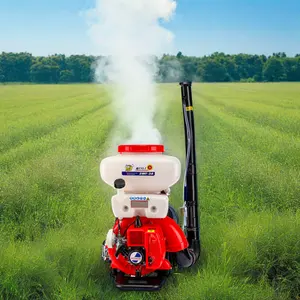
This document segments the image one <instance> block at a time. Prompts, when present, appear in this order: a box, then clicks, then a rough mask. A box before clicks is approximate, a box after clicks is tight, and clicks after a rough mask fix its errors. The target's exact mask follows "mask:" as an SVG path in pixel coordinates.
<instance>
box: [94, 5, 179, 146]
mask: <svg viewBox="0 0 300 300" xmlns="http://www.w3.org/2000/svg"><path fill="white" fill-rule="evenodd" d="M175 9H176V2H175V1H173V0H97V1H96V5H95V8H94V9H93V10H91V11H90V12H89V25H90V30H89V34H90V37H91V39H92V41H93V42H94V43H95V45H96V47H97V52H98V55H105V56H106V58H105V59H104V58H101V59H99V61H98V63H97V66H96V70H95V74H96V79H97V82H105V83H109V91H110V92H111V93H112V96H113V100H114V101H113V105H114V112H115V113H116V115H117V120H118V122H119V124H120V128H121V129H122V130H124V131H126V130H127V131H129V134H130V139H129V140H127V141H123V142H124V143H139V144H145V143H161V142H162V139H161V135H160V133H159V131H158V130H157V129H156V128H155V126H154V121H153V117H154V114H155V107H156V104H157V102H156V100H157V98H156V85H155V82H154V80H155V76H156V73H157V70H158V69H157V65H156V61H155V59H154V55H157V56H159V55H161V54H162V53H164V52H167V51H168V50H169V49H170V48H169V47H170V46H171V43H172V40H173V35H172V33H171V32H170V31H168V30H166V29H165V28H164V27H163V26H162V25H161V24H160V23H161V21H169V20H170V18H171V17H172V16H173V14H174V12H175Z"/></svg>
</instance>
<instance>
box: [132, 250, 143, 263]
mask: <svg viewBox="0 0 300 300" xmlns="http://www.w3.org/2000/svg"><path fill="white" fill-rule="evenodd" d="M129 259H130V261H131V262H132V263H133V264H135V265H136V264H139V263H140V262H141V261H142V259H143V256H142V254H141V253H140V252H137V251H135V252H132V253H131V254H130V256H129Z"/></svg>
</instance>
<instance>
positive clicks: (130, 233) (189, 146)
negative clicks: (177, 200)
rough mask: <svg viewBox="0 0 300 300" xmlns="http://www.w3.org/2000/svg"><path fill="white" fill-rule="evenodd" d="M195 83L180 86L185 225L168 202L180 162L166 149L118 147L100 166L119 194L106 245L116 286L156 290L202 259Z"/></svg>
mask: <svg viewBox="0 0 300 300" xmlns="http://www.w3.org/2000/svg"><path fill="white" fill-rule="evenodd" d="M191 85H192V84H191V82H181V83H180V86H181V98H182V109H183V120H184V133H185V153H186V163H185V168H184V175H183V182H184V189H183V200H184V205H183V207H182V208H181V210H182V211H183V224H182V226H180V224H179V217H178V214H177V212H176V210H175V209H174V208H173V207H172V206H171V205H170V203H169V196H170V191H171V189H170V188H171V187H172V186H174V185H175V184H176V183H177V182H178V181H179V180H180V177H181V163H180V160H179V159H178V158H176V157H174V156H170V155H166V154H165V149H164V146H163V145H120V146H119V147H118V154H116V155H115V156H111V157H107V158H105V159H103V160H102V161H101V164H100V175H101V178H102V180H103V181H104V182H105V183H107V184H108V185H110V186H111V187H113V188H114V189H116V191H117V193H116V194H115V195H114V196H112V198H111V206H112V211H113V214H114V216H115V223H114V225H113V227H112V229H110V230H109V231H108V233H107V235H106V239H105V241H104V242H103V245H102V258H103V260H104V261H106V262H108V263H109V267H110V270H111V274H112V276H113V278H114V282H115V284H116V286H117V287H118V288H120V289H122V290H158V289H160V288H161V287H162V285H163V283H164V282H165V280H166V278H167V277H168V275H169V274H170V273H171V272H172V270H174V268H176V267H177V268H178V267H179V268H188V267H191V266H192V265H194V264H195V263H196V261H197V259H198V258H199V255H200V228H199V217H198V195H197V173H196V152H195V130H194V115H193V103H192V91H191Z"/></svg>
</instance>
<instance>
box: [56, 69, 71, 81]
mask: <svg viewBox="0 0 300 300" xmlns="http://www.w3.org/2000/svg"><path fill="white" fill-rule="evenodd" d="M73 77H74V75H73V73H72V72H71V71H70V70H62V71H60V75H59V81H60V82H72V81H73Z"/></svg>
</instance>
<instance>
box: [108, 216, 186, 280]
mask: <svg viewBox="0 0 300 300" xmlns="http://www.w3.org/2000/svg"><path fill="white" fill-rule="evenodd" d="M135 219H136V218H135V217H133V218H127V219H123V220H122V221H120V222H119V220H117V221H116V223H115V225H114V227H113V231H114V234H116V235H118V232H119V230H120V234H121V235H122V236H124V237H125V238H126V240H127V242H126V247H127V248H128V249H129V250H130V251H135V249H140V250H141V249H142V252H143V254H144V257H143V260H142V262H141V263H138V264H135V263H132V262H131V261H130V259H128V257H126V256H123V255H122V254H119V255H118V257H116V255H115V254H116V251H117V249H116V245H114V246H113V247H112V248H107V250H108V254H109V257H110V260H111V268H112V269H118V270H120V271H122V272H123V273H125V274H128V275H135V274H136V273H137V272H139V274H141V275H142V276H143V275H147V274H150V273H152V272H154V271H156V270H170V269H172V265H171V263H170V262H169V260H167V259H166V253H167V252H178V251H181V250H183V249H185V248H187V247H188V241H187V239H186V237H185V235H184V232H183V231H182V229H181V228H180V226H179V225H178V224H177V223H176V222H175V221H174V220H173V219H171V218H170V217H166V218H164V219H148V218H146V217H140V220H141V224H142V226H141V227H135V226H134V224H133V223H134V221H135Z"/></svg>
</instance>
